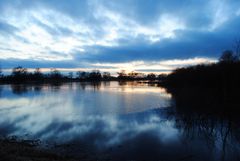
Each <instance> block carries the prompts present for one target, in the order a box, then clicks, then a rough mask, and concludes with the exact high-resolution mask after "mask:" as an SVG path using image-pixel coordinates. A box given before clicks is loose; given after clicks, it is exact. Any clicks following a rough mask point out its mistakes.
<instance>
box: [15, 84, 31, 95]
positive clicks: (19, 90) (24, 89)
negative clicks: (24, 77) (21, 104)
mask: <svg viewBox="0 0 240 161" xmlns="http://www.w3.org/2000/svg"><path fill="white" fill-rule="evenodd" d="M11 89H12V92H13V93H14V94H20V95H21V94H24V93H26V92H28V91H29V90H30V88H29V86H28V85H19V84H11Z"/></svg>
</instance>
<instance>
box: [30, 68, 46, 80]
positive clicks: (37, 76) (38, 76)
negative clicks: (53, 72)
mask: <svg viewBox="0 0 240 161" xmlns="http://www.w3.org/2000/svg"><path fill="white" fill-rule="evenodd" d="M43 77H44V75H43V73H42V72H41V69H40V68H36V69H35V71H34V73H33V79H35V80H41V79H43Z"/></svg>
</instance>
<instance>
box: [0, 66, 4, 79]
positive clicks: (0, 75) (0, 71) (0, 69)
mask: <svg viewBox="0 0 240 161" xmlns="http://www.w3.org/2000/svg"><path fill="white" fill-rule="evenodd" d="M2 77H3V74H2V68H1V66H0V78H2Z"/></svg>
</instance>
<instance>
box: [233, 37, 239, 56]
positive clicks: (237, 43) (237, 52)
mask: <svg viewBox="0 0 240 161" xmlns="http://www.w3.org/2000/svg"><path fill="white" fill-rule="evenodd" d="M234 50H235V55H236V57H237V59H238V60H239V59H240V39H237V40H236V42H235V44H234Z"/></svg>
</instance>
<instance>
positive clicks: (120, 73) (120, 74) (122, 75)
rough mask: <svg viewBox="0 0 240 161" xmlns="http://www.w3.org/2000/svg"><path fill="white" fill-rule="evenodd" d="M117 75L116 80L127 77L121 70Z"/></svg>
mask: <svg viewBox="0 0 240 161" xmlns="http://www.w3.org/2000/svg"><path fill="white" fill-rule="evenodd" d="M117 74H118V78H126V77H127V74H126V71H125V70H121V71H120V72H118V73H117Z"/></svg>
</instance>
